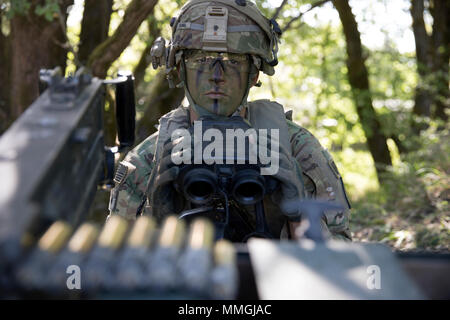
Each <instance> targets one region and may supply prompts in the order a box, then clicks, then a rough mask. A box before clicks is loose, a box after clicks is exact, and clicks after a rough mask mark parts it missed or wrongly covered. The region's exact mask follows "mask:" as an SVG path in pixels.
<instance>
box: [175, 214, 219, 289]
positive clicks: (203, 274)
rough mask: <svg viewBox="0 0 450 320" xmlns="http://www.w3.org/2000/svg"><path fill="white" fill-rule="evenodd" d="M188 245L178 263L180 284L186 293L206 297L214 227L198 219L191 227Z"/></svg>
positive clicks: (204, 220)
mask: <svg viewBox="0 0 450 320" xmlns="http://www.w3.org/2000/svg"><path fill="white" fill-rule="evenodd" d="M187 240H188V241H187V245H186V248H185V250H184V251H183V253H182V254H181V257H180V259H179V262H178V269H179V275H180V282H181V285H182V287H183V289H184V290H185V291H187V292H188V293H189V294H193V295H200V296H201V295H204V294H205V292H207V288H208V286H209V274H210V271H211V268H212V252H211V251H212V246H213V241H214V226H213V224H212V223H211V222H210V221H209V220H207V219H205V218H198V219H196V220H194V221H193V223H192V224H191V225H190V230H189V235H188V239H187Z"/></svg>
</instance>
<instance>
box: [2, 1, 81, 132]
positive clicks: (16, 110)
mask: <svg viewBox="0 0 450 320" xmlns="http://www.w3.org/2000/svg"><path fill="white" fill-rule="evenodd" d="M72 3H73V0H62V1H60V3H59V4H58V3H57V2H56V1H43V0H29V1H25V0H21V1H11V2H10V3H9V11H8V12H6V9H5V7H4V6H2V11H1V13H0V15H1V19H2V20H3V21H2V22H3V23H6V22H7V21H5V20H6V19H7V18H8V22H9V28H10V32H9V34H2V35H1V36H0V40H1V41H0V43H1V44H0V50H1V51H2V53H1V57H2V59H0V70H1V71H4V72H5V73H4V74H3V73H2V75H3V80H4V81H2V83H5V84H6V86H5V88H4V89H2V90H1V91H0V101H1V102H0V106H1V108H2V115H3V117H2V123H1V126H0V127H1V129H2V131H3V130H5V129H6V128H7V127H8V126H9V124H10V123H12V121H14V120H15V119H16V118H17V117H18V116H19V115H20V114H21V113H22V112H23V111H24V110H25V109H26V108H27V107H28V106H29V105H30V104H31V103H32V102H33V100H34V99H35V98H36V97H37V96H38V74H39V69H41V68H54V67H55V66H59V67H61V69H62V70H64V69H65V66H66V54H67V48H66V47H65V46H64V44H65V43H66V37H65V30H64V27H63V25H65V22H66V18H67V14H66V10H67V8H68V7H69V5H71V4H72ZM5 75H6V77H4V76H5ZM2 87H3V85H2Z"/></svg>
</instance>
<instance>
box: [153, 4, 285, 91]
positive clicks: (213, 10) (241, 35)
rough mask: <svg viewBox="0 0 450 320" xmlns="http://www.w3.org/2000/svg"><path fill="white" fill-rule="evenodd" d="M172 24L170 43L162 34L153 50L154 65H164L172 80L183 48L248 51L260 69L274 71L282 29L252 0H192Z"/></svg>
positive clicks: (243, 52) (266, 72) (268, 71)
mask: <svg viewBox="0 0 450 320" xmlns="http://www.w3.org/2000/svg"><path fill="white" fill-rule="evenodd" d="M170 25H171V27H172V39H171V41H170V43H169V45H168V47H167V48H166V46H165V40H164V39H163V38H161V37H160V38H158V39H157V40H156V41H155V43H154V45H153V47H152V50H151V57H152V65H153V68H155V69H156V68H157V67H158V66H163V65H165V67H166V73H167V75H168V80H169V83H171V80H172V79H171V75H170V72H171V70H172V69H173V68H174V67H175V66H176V64H177V63H178V62H179V61H180V60H181V54H182V51H183V50H184V49H200V50H203V51H218V52H231V53H239V54H249V55H251V56H252V57H253V62H254V65H255V66H256V68H257V69H258V70H259V71H262V72H264V73H265V74H267V75H269V76H271V75H273V74H274V73H275V71H274V66H276V65H277V64H278V59H277V52H278V42H279V37H280V36H281V30H280V28H279V26H278V24H277V22H276V21H275V20H274V19H271V20H269V19H267V18H266V17H265V16H264V15H263V14H262V13H261V12H260V11H259V9H258V8H257V6H256V4H255V3H253V2H252V1H250V0H190V1H188V2H187V3H186V4H185V5H184V6H183V7H182V9H181V11H180V13H179V15H178V16H177V17H174V18H172V20H171V22H170ZM171 87H173V83H172V84H171Z"/></svg>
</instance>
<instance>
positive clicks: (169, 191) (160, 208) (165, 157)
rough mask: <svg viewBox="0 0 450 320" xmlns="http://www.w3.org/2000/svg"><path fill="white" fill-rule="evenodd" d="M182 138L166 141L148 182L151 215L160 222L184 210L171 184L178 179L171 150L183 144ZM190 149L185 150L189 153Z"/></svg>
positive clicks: (179, 197) (181, 198)
mask: <svg viewBox="0 0 450 320" xmlns="http://www.w3.org/2000/svg"><path fill="white" fill-rule="evenodd" d="M183 139H187V137H185V136H182V137H180V138H178V139H175V140H174V141H170V140H169V141H167V142H166V143H165V144H164V146H163V150H162V156H161V158H160V160H159V162H158V163H157V164H156V167H155V170H154V174H153V175H152V178H151V179H150V181H149V185H148V192H147V194H148V195H149V200H150V201H149V202H150V207H151V209H152V215H153V216H154V217H155V218H156V219H157V220H159V221H160V220H162V218H164V217H165V216H167V215H170V214H177V213H179V212H180V211H181V210H182V209H183V208H184V203H185V200H184V197H183V196H182V195H181V194H180V193H179V192H177V190H175V187H174V185H173V182H174V181H175V180H176V179H177V178H178V173H179V171H180V169H179V167H178V166H177V165H175V164H174V163H173V161H172V150H173V149H174V148H175V147H176V146H177V145H178V144H180V143H184V140H183ZM190 151H191V149H187V150H185V152H190Z"/></svg>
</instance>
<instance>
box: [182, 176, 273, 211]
mask: <svg viewBox="0 0 450 320" xmlns="http://www.w3.org/2000/svg"><path fill="white" fill-rule="evenodd" d="M222 182H223V181H222V179H220V178H219V176H218V175H217V173H216V172H215V171H213V170H210V169H207V168H191V169H190V170H187V171H186V173H185V174H183V175H182V176H181V181H180V183H179V186H180V187H181V190H180V191H181V192H182V193H183V194H184V197H185V198H186V200H188V201H190V202H192V203H194V204H197V205H205V204H207V203H210V202H211V201H212V200H213V198H214V197H215V196H216V195H217V192H218V189H219V188H220V187H221V186H222V189H223V187H224V186H223V185H221V183H222ZM230 182H231V183H228V185H226V186H225V191H230V192H229V194H231V196H232V197H233V199H234V200H236V201H237V202H238V203H240V204H242V205H253V204H255V203H257V202H259V201H261V200H262V199H263V198H264V195H265V193H266V187H265V180H264V177H263V176H261V175H260V173H259V172H258V171H257V170H255V169H249V168H247V169H242V170H238V171H236V172H235V173H234V174H233V175H232V176H231V180H230ZM227 193H228V192H227Z"/></svg>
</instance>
